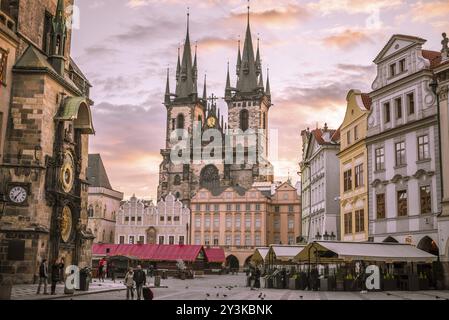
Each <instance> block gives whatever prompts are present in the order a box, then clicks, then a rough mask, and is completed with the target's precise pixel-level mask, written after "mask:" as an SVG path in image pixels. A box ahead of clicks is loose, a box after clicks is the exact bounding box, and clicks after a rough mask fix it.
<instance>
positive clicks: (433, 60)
mask: <svg viewBox="0 0 449 320" xmlns="http://www.w3.org/2000/svg"><path fill="white" fill-rule="evenodd" d="M422 56H423V57H424V58H426V59H427V60H429V61H430V68H431V69H434V68H436V67H438V66H439V65H440V63H441V52H438V51H431V50H422Z"/></svg>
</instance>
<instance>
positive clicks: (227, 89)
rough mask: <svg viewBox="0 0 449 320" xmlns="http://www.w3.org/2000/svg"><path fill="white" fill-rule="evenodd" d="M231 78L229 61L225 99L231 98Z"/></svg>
mask: <svg viewBox="0 0 449 320" xmlns="http://www.w3.org/2000/svg"><path fill="white" fill-rule="evenodd" d="M231 94H232V93H231V77H230V75H229V61H228V72H227V75H226V90H225V98H230V97H231Z"/></svg>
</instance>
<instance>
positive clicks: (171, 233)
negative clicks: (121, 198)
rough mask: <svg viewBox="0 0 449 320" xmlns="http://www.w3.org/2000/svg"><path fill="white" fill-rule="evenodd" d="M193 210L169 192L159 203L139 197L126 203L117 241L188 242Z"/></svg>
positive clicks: (118, 228) (127, 242)
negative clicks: (191, 211)
mask: <svg viewBox="0 0 449 320" xmlns="http://www.w3.org/2000/svg"><path fill="white" fill-rule="evenodd" d="M189 228H190V210H189V209H188V208H187V207H186V206H185V205H183V204H182V202H181V201H179V200H177V199H176V197H175V196H173V195H171V194H169V195H168V196H167V197H166V198H165V200H163V199H162V200H161V201H159V202H158V203H157V205H156V206H154V205H153V203H152V202H148V201H143V200H138V199H137V198H136V197H135V196H133V197H131V199H130V200H129V201H126V202H125V203H123V204H122V206H121V208H120V211H119V214H118V216H117V223H116V227H115V237H116V243H117V244H124V243H126V244H136V243H145V244H187V243H188V241H189V239H188V236H189Z"/></svg>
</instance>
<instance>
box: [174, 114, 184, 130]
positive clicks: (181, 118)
mask: <svg viewBox="0 0 449 320" xmlns="http://www.w3.org/2000/svg"><path fill="white" fill-rule="evenodd" d="M176 129H184V115H183V114H182V113H180V114H178V117H177V118H176Z"/></svg>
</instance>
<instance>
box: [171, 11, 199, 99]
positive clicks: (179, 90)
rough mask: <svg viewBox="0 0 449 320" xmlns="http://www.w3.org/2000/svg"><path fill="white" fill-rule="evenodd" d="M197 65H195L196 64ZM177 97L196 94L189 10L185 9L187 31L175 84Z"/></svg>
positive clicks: (194, 96)
mask: <svg viewBox="0 0 449 320" xmlns="http://www.w3.org/2000/svg"><path fill="white" fill-rule="evenodd" d="M196 67H197V66H196ZM176 95H177V99H185V98H190V97H192V96H193V99H195V100H196V98H197V96H198V90H197V81H196V75H195V65H192V49H191V46H190V11H189V8H188V9H187V33H186V40H185V43H184V51H183V54H182V61H181V72H180V77H179V81H178V84H177V86H176Z"/></svg>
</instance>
